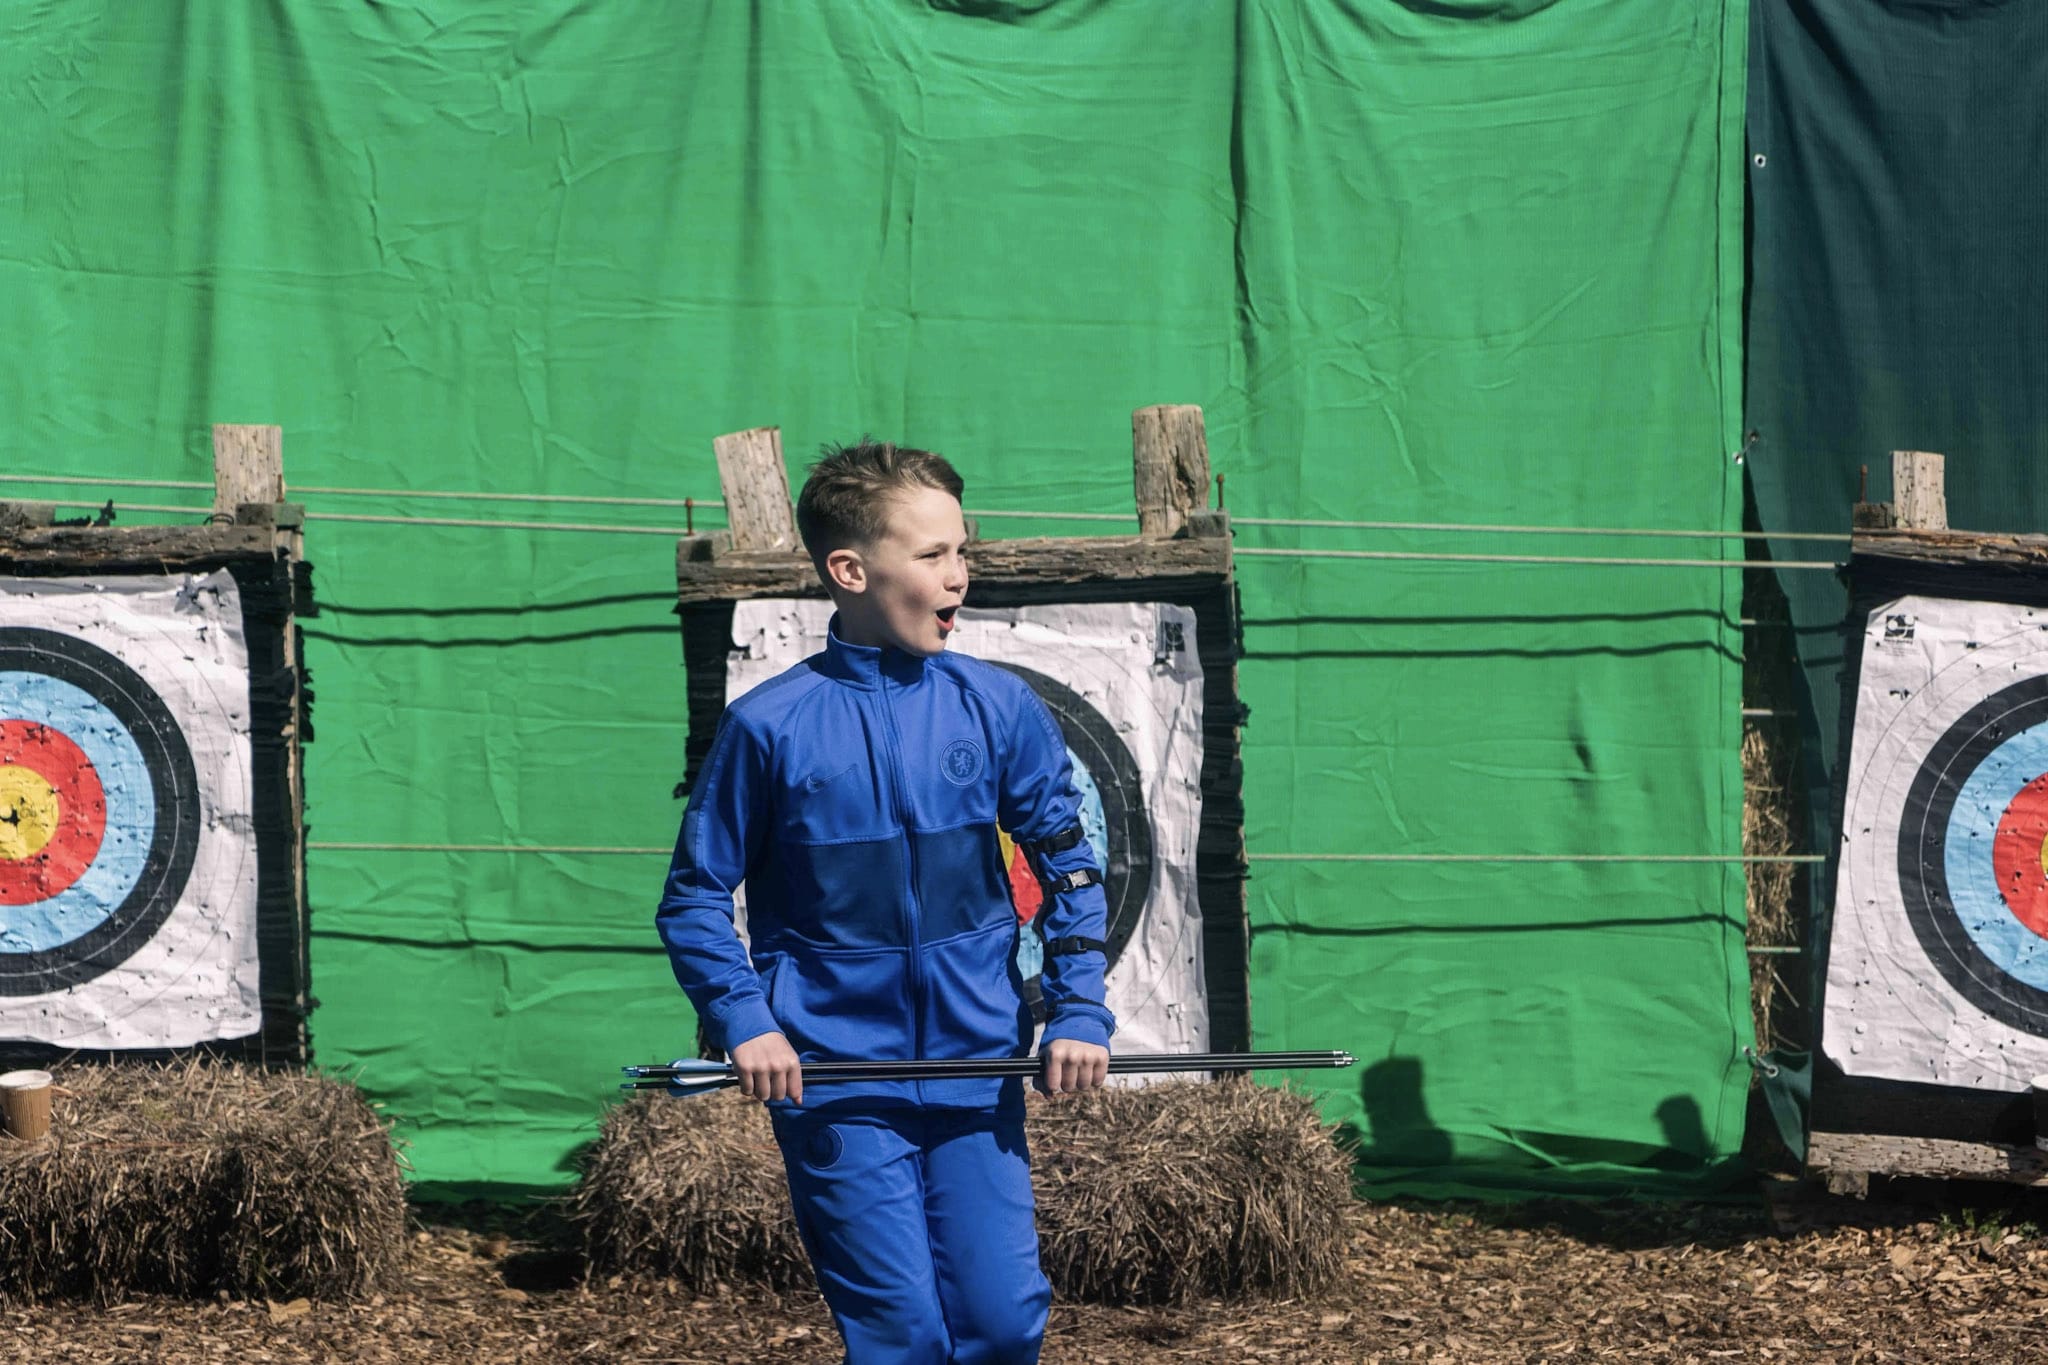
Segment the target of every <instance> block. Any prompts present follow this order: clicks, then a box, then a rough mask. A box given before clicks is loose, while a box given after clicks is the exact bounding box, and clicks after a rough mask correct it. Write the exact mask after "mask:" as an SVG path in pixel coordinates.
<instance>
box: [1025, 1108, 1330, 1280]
mask: <svg viewBox="0 0 2048 1365" xmlns="http://www.w3.org/2000/svg"><path fill="white" fill-rule="evenodd" d="M1031 1120H1032V1127H1031V1133H1030V1139H1031V1150H1032V1161H1033V1183H1034V1184H1035V1185H1036V1187H1037V1194H1038V1229H1039V1255H1040V1257H1041V1258H1042V1260H1043V1262H1044V1264H1045V1273H1046V1275H1047V1276H1048V1277H1049V1278H1050V1279H1051V1280H1052V1283H1053V1288H1054V1289H1055V1290H1056V1291H1057V1292H1058V1293H1059V1294H1061V1295H1062V1296H1063V1297H1067V1298H1075V1299H1086V1300H1090V1301H1094V1302H1100V1303H1149V1304H1164V1303H1187V1302H1190V1301H1192V1300H1194V1299H1199V1298H1227V1299H1238V1298H1266V1297H1277V1298H1297V1297H1301V1296H1303V1295H1306V1294H1312V1293H1315V1292H1317V1291H1318V1290H1320V1289H1322V1288H1324V1287H1326V1286H1327V1285H1328V1284H1329V1283H1330V1282H1331V1280H1332V1279H1334V1278H1335V1276H1336V1274H1337V1272H1338V1270H1339V1269H1340V1268H1341V1266H1342V1264H1343V1250H1344V1243H1345V1240H1346V1238H1347V1237H1348V1236H1349V1234H1350V1231H1351V1224H1350V1220H1351V1218H1352V1217H1353V1215H1354V1213H1355V1207H1354V1205H1353V1203H1352V1197H1351V1159H1350V1157H1349V1156H1348V1155H1347V1154H1346V1153H1345V1152H1344V1150H1343V1149H1342V1148H1340V1147H1338V1145H1337V1143H1336V1141H1335V1139H1334V1137H1333V1135H1332V1131H1331V1129H1330V1128H1329V1127H1328V1126H1326V1125H1325V1124H1324V1123H1323V1121H1322V1119H1321V1118H1320V1116H1318V1115H1317V1113H1316V1109H1315V1104H1314V1102H1313V1101H1312V1100H1311V1099H1309V1097H1308V1096H1306V1095H1303V1094H1299V1093H1297V1092H1295V1091H1291V1090H1284V1089H1274V1088H1272V1087H1269V1086H1263V1085H1255V1084H1253V1083H1252V1081H1251V1080H1250V1079H1249V1078H1247V1077H1243V1076H1237V1077H1231V1078H1227V1079H1224V1080H1221V1081H1217V1082H1214V1083H1210V1084H1204V1083H1201V1082H1194V1081H1169V1082H1165V1083H1161V1084H1157V1085H1148V1086H1144V1087H1142V1088H1137V1089H1124V1088H1116V1089H1107V1090H1099V1091H1095V1092H1092V1093H1090V1094H1087V1095H1078V1096H1074V1097H1071V1098H1068V1099H1065V1100H1062V1101H1060V1102H1058V1103H1054V1104H1035V1105H1033V1107H1032V1114H1031Z"/></svg>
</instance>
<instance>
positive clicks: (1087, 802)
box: [992, 661, 1156, 1014]
mask: <svg viewBox="0 0 2048 1365" xmlns="http://www.w3.org/2000/svg"><path fill="white" fill-rule="evenodd" d="M992 662H995V665H996V667H998V668H1001V669H1004V670H1006V671H1007V672H1010V673H1014V674H1016V675H1017V676H1018V677H1020V678H1022V679H1023V680H1024V681H1025V682H1027V683H1029V684H1030V685H1031V690H1032V691H1033V692H1035V693H1037V694H1038V699H1039V700H1040V701H1042V702H1044V703H1045V707H1046V709H1047V710H1048V711H1050V712H1052V717H1053V720H1054V721H1055V722H1056V723H1057V724H1058V725H1059V728H1060V737H1061V738H1062V739H1063V740H1065V741H1066V746H1067V756H1068V758H1069V759H1070V760H1071V761H1072V762H1073V765H1074V787H1075V790H1076V792H1077V793H1078V794H1079V796H1080V798H1081V831H1082V833H1083V835H1085V836H1086V838H1087V840H1088V845H1089V848H1090V849H1091V850H1092V851H1093V852H1094V854H1095V857H1096V863H1097V865H1098V866H1099V867H1101V869H1102V891H1103V899H1104V901H1105V902H1106V908H1107V912H1108V926H1107V930H1108V931H1107V932H1106V933H1105V934H1104V935H1103V943H1104V945H1105V946H1104V955H1105V956H1106V957H1107V958H1108V960H1109V965H1110V966H1111V967H1114V966H1116V962H1117V959H1118V958H1119V957H1120V956H1122V954H1123V950H1124V945H1125V944H1126V943H1129V942H1130V939H1131V935H1132V934H1133V933H1134V932H1136V930H1137V927H1138V922H1139V921H1140V920H1141V919H1142V918H1143V917H1144V914H1145V904H1146V902H1147V901H1149V900H1151V898H1152V883H1153V881H1154V879H1155V876H1156V869H1155V867H1154V863H1153V852H1152V847H1153V841H1152V817H1151V815H1150V813H1149V812H1147V811H1146V809H1145V794H1144V789H1143V784H1142V782H1141V781H1140V779H1139V775H1138V761H1137V759H1135V758H1133V757H1132V756H1131V751H1130V747H1129V746H1128V745H1126V744H1125V743H1124V742H1123V739H1122V737H1121V736H1119V735H1118V734H1117V732H1116V727H1114V726H1113V725H1111V724H1110V723H1109V720H1108V719H1107V718H1106V717H1105V716H1104V715H1103V714H1102V713H1101V712H1100V711H1097V710H1096V709H1095V708H1094V707H1093V706H1091V705H1089V704H1088V701H1087V699H1086V698H1084V697H1083V696H1082V695H1081V694H1080V693H1078V692H1076V691H1074V689H1073V688H1071V687H1068V686H1067V685H1066V684H1064V683H1061V682H1058V681H1055V680H1054V679H1052V678H1048V677H1047V676H1046V675H1045V674H1043V673H1040V672H1038V671H1036V670H1035V669H1029V668H1025V667H1022V666H1021V665H1018V664H1011V663H1003V662H1000V661H992ZM1043 965H1044V955H1043V944H1041V943H1040V942H1039V940H1038V935H1037V934H1020V935H1019V936H1018V950H1017V969H1018V971H1019V973H1020V974H1021V975H1022V976H1023V978H1024V994H1025V998H1026V999H1027V1000H1028V1001H1029V1002H1030V1004H1031V1008H1032V1011H1033V1013H1034V1014H1036V1013H1039V1012H1040V1011H1041V1009H1042V1004H1041V998H1040V995H1039V984H1038V975H1039V971H1040V970H1041V968H1042V967H1043Z"/></svg>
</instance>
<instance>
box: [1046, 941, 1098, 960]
mask: <svg viewBox="0 0 2048 1365" xmlns="http://www.w3.org/2000/svg"><path fill="white" fill-rule="evenodd" d="M1108 951H1109V945H1108V944H1107V943H1104V942H1103V941H1102V940H1101V939H1099V938H1049V939H1047V940H1046V941H1045V954H1046V956H1047V957H1058V956H1060V955H1061V954H1063V953H1106V952H1108Z"/></svg>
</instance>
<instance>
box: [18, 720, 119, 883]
mask: <svg viewBox="0 0 2048 1365" xmlns="http://www.w3.org/2000/svg"><path fill="white" fill-rule="evenodd" d="M106 833H107V795H106V792H105V790H104V789H103V788H102V787H101V786H100V777H99V773H98V772H97V771H96V770H95V769H94V768H93V766H92V760H91V759H89V758H87V757H86V756H85V752H84V751H83V750H82V749H80V748H79V747H78V746H77V745H76V744H74V743H72V741H71V740H70V738H69V737H68V736H66V735H65V734H63V733H62V732H61V731H58V730H54V729H52V728H51V727H49V726H47V725H43V724H40V723H39V722H36V721H29V720H7V721H0V905H32V904H34V903H36V902H38V901H42V900H46V899H48V898H49V897H51V896H55V895H59V894H61V893H62V892H63V891H64V890H65V889H66V888H67V887H69V886H70V885H71V884H72V883H73V882H75V881H77V880H78V879H79V878H80V877H81V876H83V875H84V874H85V870H86V869H87V868H88V867H91V866H92V861H93V859H94V858H96V857H97V856H99V851H100V842H101V841H102V840H103V839H104V838H105V837H106Z"/></svg>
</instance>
